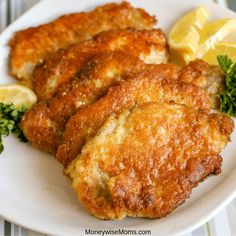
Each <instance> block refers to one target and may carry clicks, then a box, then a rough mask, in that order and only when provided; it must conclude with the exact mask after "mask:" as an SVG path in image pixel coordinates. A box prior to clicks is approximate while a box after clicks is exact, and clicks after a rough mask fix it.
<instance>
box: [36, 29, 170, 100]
mask: <svg viewBox="0 0 236 236" xmlns="http://www.w3.org/2000/svg"><path fill="white" fill-rule="evenodd" d="M109 50H110V51H114V50H120V51H123V52H127V53H128V54H130V55H133V56H136V57H139V58H140V59H141V60H143V61H144V62H146V63H155V64H157V63H161V62H167V60H168V57H169V50H168V46H167V41H166V37H165V34H164V33H163V32H162V31H161V30H160V29H153V30H135V29H127V30H111V31H106V32H102V33H100V34H98V35H96V36H94V37H93V38H92V39H91V40H89V41H86V42H84V43H81V44H76V45H73V46H71V47H69V48H67V49H62V50H59V51H58V52H56V53H54V54H51V55H50V56H49V57H48V58H47V60H45V61H44V63H43V64H41V65H39V66H37V67H36V69H35V71H34V75H33V83H34V91H35V93H36V95H37V97H38V100H39V101H44V100H48V99H50V98H52V97H53V96H54V95H55V94H56V93H57V91H58V89H59V88H60V87H61V86H62V85H63V84H65V83H68V82H70V81H71V80H72V79H73V77H74V76H76V73H78V72H79V70H80V68H81V67H82V66H83V64H84V63H86V62H87V61H89V60H90V59H92V58H93V56H95V55H96V54H97V53H99V52H102V51H109Z"/></svg>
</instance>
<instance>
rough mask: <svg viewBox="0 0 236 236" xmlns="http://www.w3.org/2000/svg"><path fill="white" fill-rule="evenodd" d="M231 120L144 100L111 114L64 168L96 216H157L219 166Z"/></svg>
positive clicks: (87, 206) (113, 217)
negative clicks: (119, 112) (130, 107)
mask: <svg viewBox="0 0 236 236" xmlns="http://www.w3.org/2000/svg"><path fill="white" fill-rule="evenodd" d="M222 124H224V126H225V127H227V128H223V126H222ZM233 124H234V123H233V121H232V120H231V119H230V118H229V117H227V116H226V115H224V114H219V113H218V114H209V113H205V112H202V111H199V110H196V109H194V108H189V107H186V106H181V105H176V104H172V105H171V104H165V103H161V104H157V103H146V104H143V105H141V106H138V107H136V108H135V109H133V110H130V109H128V110H124V111H123V112H122V113H121V114H120V115H118V116H116V115H112V116H110V117H109V118H108V120H107V121H106V122H105V124H104V125H103V126H102V128H101V129H100V130H99V132H98V133H97V135H96V136H95V137H94V138H93V139H91V140H90V141H89V142H87V143H86V145H85V146H84V147H83V149H82V152H81V155H79V156H78V157H77V158H76V159H75V160H74V161H73V162H72V163H71V164H70V166H69V168H68V169H67V173H68V174H70V177H71V178H72V180H73V185H72V186H73V188H74V190H75V191H76V193H77V194H78V198H79V200H80V201H81V203H82V204H83V205H84V206H85V207H86V208H87V209H88V210H89V212H90V213H91V214H92V215H94V216H96V217H98V218H100V219H122V218H124V217H125V216H131V217H149V218H160V217H163V216H165V215H167V214H168V213H170V212H172V211H173V210H174V209H175V208H176V207H177V206H179V205H180V204H182V203H183V202H184V201H185V199H186V198H188V197H189V196H190V193H191V190H192V188H193V187H195V186H197V185H198V183H199V182H200V181H202V180H203V179H204V178H205V177H206V176H208V175H210V174H218V173H219V172H220V169H221V161H222V159H221V156H220V155H219V153H220V152H221V150H222V148H223V147H224V146H225V145H226V144H227V142H228V141H229V136H230V133H231V132H232V131H233V126H234V125H233Z"/></svg>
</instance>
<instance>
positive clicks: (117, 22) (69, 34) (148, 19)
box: [9, 2, 156, 86]
mask: <svg viewBox="0 0 236 236" xmlns="http://www.w3.org/2000/svg"><path fill="white" fill-rule="evenodd" d="M155 23H156V20H155V17H154V16H150V15H149V14H148V13H147V12H145V11H144V10H143V9H140V8H133V7H132V6H131V5H130V4H129V3H128V2H122V3H120V4H116V3H109V4H105V5H103V6H100V7H97V8H95V9H94V10H93V11H91V12H87V13H85V12H81V13H75V14H68V15H64V16H62V17H59V18H58V19H56V20H54V21H52V22H50V23H48V24H44V25H41V26H38V27H32V28H29V29H26V30H22V31H19V32H17V33H15V35H14V37H13V38H12V40H11V41H10V43H9V45H10V47H11V55H10V70H11V74H12V75H13V76H15V77H16V78H18V79H20V80H22V82H23V83H24V84H26V85H28V86H31V79H30V76H31V74H32V72H33V69H34V67H35V65H36V64H38V63H39V62H40V61H41V60H42V59H44V58H45V57H46V56H47V55H48V54H49V53H52V52H55V51H56V50H58V49H59V48H64V47H67V46H68V45H70V44H73V43H78V42H82V41H84V40H87V39H90V38H91V37H92V36H93V35H95V34H97V33H99V32H102V31H106V30H110V29H124V28H129V27H134V28H136V29H151V28H152V27H153V26H154V25H155Z"/></svg>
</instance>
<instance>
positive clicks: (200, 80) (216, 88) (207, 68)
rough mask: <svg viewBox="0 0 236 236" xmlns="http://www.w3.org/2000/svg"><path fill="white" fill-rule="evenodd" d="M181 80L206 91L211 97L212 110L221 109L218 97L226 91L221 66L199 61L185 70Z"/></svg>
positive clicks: (191, 63)
mask: <svg viewBox="0 0 236 236" xmlns="http://www.w3.org/2000/svg"><path fill="white" fill-rule="evenodd" d="M180 79H181V80H182V81H185V82H188V83H193V84H195V85H196V86H199V87H201V88H203V89H204V90H206V91H207V93H208V94H209V96H210V102H211V108H218V107H219V99H218V98H217V96H216V95H217V94H218V93H220V92H222V91H224V89H225V78H224V73H223V71H222V70H221V69H220V67H219V66H215V65H209V64H208V63H207V62H205V61H203V60H200V59H197V60H195V61H192V62H190V63H189V64H188V65H187V66H185V67H184V68H183V70H182V73H181V76H180Z"/></svg>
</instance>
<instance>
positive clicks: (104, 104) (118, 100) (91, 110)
mask: <svg viewBox="0 0 236 236" xmlns="http://www.w3.org/2000/svg"><path fill="white" fill-rule="evenodd" d="M151 101H153V102H175V103H178V104H185V105H186V106H189V107H195V108H196V109H202V110H206V111H209V110H210V106H209V98H208V95H207V94H206V93H205V92H204V91H203V90H202V89H200V88H198V87H196V86H195V85H192V84H189V83H183V82H181V81H178V80H166V79H163V78H162V77H161V76H160V74H159V73H157V71H156V69H155V68H153V69H151V70H148V71H146V72H142V73H139V74H138V75H136V76H134V77H131V78H129V79H128V80H126V81H124V82H122V83H121V84H120V85H119V86H116V87H113V88H110V89H109V92H108V94H107V95H106V96H105V97H103V98H101V99H100V100H99V101H98V102H96V103H94V104H93V105H88V106H86V107H84V108H82V109H81V110H80V111H79V112H77V113H76V114H75V115H74V116H72V117H71V118H70V120H69V121H68V123H67V125H66V130H65V132H64V141H63V144H62V145H60V146H59V148H58V151H57V159H58V160H59V161H60V162H61V163H63V165H64V166H66V165H67V164H68V163H70V162H71V160H73V159H74V158H75V157H76V156H77V154H78V153H80V151H81V148H82V146H83V145H84V144H85V142H86V141H87V140H89V139H90V138H91V137H93V136H94V135H95V134H96V132H97V130H98V129H99V128H100V127H101V126H102V125H103V123H104V121H105V120H106V119H107V117H108V116H109V115H110V114H112V113H120V112H122V110H123V109H126V108H128V109H131V108H132V107H135V106H137V105H140V104H142V103H145V102H151Z"/></svg>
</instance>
